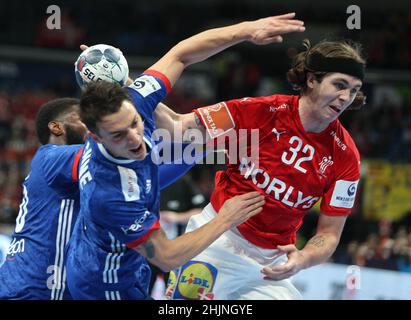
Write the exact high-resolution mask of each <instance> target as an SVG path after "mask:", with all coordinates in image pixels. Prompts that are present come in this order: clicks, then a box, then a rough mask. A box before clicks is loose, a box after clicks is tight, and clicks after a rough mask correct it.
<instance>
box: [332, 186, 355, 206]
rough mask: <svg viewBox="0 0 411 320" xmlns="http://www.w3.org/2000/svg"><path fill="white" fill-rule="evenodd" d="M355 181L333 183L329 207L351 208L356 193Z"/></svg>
mask: <svg viewBox="0 0 411 320" xmlns="http://www.w3.org/2000/svg"><path fill="white" fill-rule="evenodd" d="M358 182H359V180H357V181H347V180H338V181H337V182H336V183H335V187H334V191H333V194H332V196H331V201H330V205H332V206H334V207H339V208H352V207H353V206H354V201H355V194H356V192H357V186H358Z"/></svg>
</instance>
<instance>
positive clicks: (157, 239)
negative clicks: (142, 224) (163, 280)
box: [135, 192, 264, 271]
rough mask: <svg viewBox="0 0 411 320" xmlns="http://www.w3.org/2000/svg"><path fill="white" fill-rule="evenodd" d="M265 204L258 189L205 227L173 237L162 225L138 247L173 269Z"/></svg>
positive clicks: (229, 205) (234, 200)
mask: <svg viewBox="0 0 411 320" xmlns="http://www.w3.org/2000/svg"><path fill="white" fill-rule="evenodd" d="M263 205H264V197H263V196H261V195H260V194H259V193H258V192H250V193H246V194H243V195H241V196H236V197H233V198H231V199H229V200H227V201H226V202H225V203H224V205H223V206H222V207H221V209H220V211H219V214H218V215H217V216H216V217H215V218H214V219H212V220H211V221H210V222H208V223H206V224H205V225H203V226H202V227H200V228H198V229H196V230H194V231H192V232H188V233H186V234H184V235H182V236H180V237H177V238H176V239H173V240H169V239H168V238H167V237H166V235H165V234H164V231H163V230H162V229H160V230H156V231H154V232H152V233H151V234H150V236H149V237H148V238H147V240H146V241H145V242H143V243H142V244H140V245H139V246H138V247H136V248H135V250H136V251H137V252H139V253H140V254H142V255H143V256H145V257H146V258H147V259H148V260H149V261H150V262H151V263H153V264H155V265H157V266H158V267H160V268H161V269H162V270H164V271H169V270H172V269H174V268H176V267H179V266H181V265H182V264H184V263H186V262H187V261H189V260H190V259H192V258H193V257H195V256H196V255H198V254H199V253H200V252H201V251H203V250H204V249H205V248H206V247H208V246H209V245H210V244H211V243H212V242H214V241H215V240H216V239H217V238H218V237H219V236H220V235H222V234H223V233H224V232H225V231H227V230H228V229H230V228H232V227H234V226H236V225H238V224H240V223H243V222H244V221H246V220H247V219H248V218H250V217H252V216H254V215H255V214H258V213H259V212H261V210H262V206H263Z"/></svg>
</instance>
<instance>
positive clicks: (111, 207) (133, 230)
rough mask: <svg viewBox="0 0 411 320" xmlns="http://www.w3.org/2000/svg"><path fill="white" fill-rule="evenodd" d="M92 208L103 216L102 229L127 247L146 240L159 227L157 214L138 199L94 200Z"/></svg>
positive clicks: (135, 245)
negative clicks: (127, 200) (136, 200)
mask: <svg viewBox="0 0 411 320" xmlns="http://www.w3.org/2000/svg"><path fill="white" fill-rule="evenodd" d="M94 210H98V212H100V214H101V215H102V216H105V220H104V221H102V223H104V224H105V227H104V229H106V230H108V231H109V232H110V233H111V234H113V236H114V237H115V238H116V239H118V240H120V241H121V242H122V243H124V244H125V245H126V246H127V247H128V248H134V247H137V246H138V245H140V244H141V243H143V242H144V241H146V240H147V238H148V237H149V236H150V234H151V232H153V231H154V230H158V229H160V223H159V220H158V215H157V214H156V213H155V212H151V211H149V210H147V207H146V206H145V205H144V203H143V202H140V201H138V202H137V203H136V202H135V201H131V202H126V201H123V200H114V199H113V200H110V201H95V202H94Z"/></svg>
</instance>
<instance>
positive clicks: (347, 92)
mask: <svg viewBox="0 0 411 320" xmlns="http://www.w3.org/2000/svg"><path fill="white" fill-rule="evenodd" d="M339 99H340V100H341V101H342V102H347V101H349V100H350V90H349V89H345V90H342V92H341V94H340V96H339Z"/></svg>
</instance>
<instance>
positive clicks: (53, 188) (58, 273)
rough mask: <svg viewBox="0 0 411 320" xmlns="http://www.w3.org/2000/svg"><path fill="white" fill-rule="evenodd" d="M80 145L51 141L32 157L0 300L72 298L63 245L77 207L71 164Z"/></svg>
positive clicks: (0, 277) (0, 280) (1, 276)
mask: <svg viewBox="0 0 411 320" xmlns="http://www.w3.org/2000/svg"><path fill="white" fill-rule="evenodd" d="M82 147H83V146H82V145H72V146H61V145H52V144H48V145H44V146H42V147H40V148H39V150H38V151H37V153H36V155H35V156H34V158H33V160H32V163H31V170H30V173H29V175H28V176H27V177H26V179H25V181H24V183H23V199H22V202H21V204H20V211H19V214H18V217H17V219H16V227H15V231H14V233H13V235H12V242H11V245H10V247H9V250H8V254H7V257H6V261H5V263H4V265H3V266H2V267H1V268H0V299H41V300H49V299H52V300H58V299H63V298H64V299H68V298H70V295H69V293H68V290H67V288H66V269H65V267H64V264H65V256H64V246H65V245H66V244H67V242H68V239H69V238H70V235H71V232H72V229H73V226H74V222H75V220H76V216H77V213H78V210H79V192H78V187H77V182H76V176H74V177H73V165H74V164H75V159H76V155H78V156H79V153H80V152H81V148H82ZM75 173H76V170H74V174H75Z"/></svg>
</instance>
